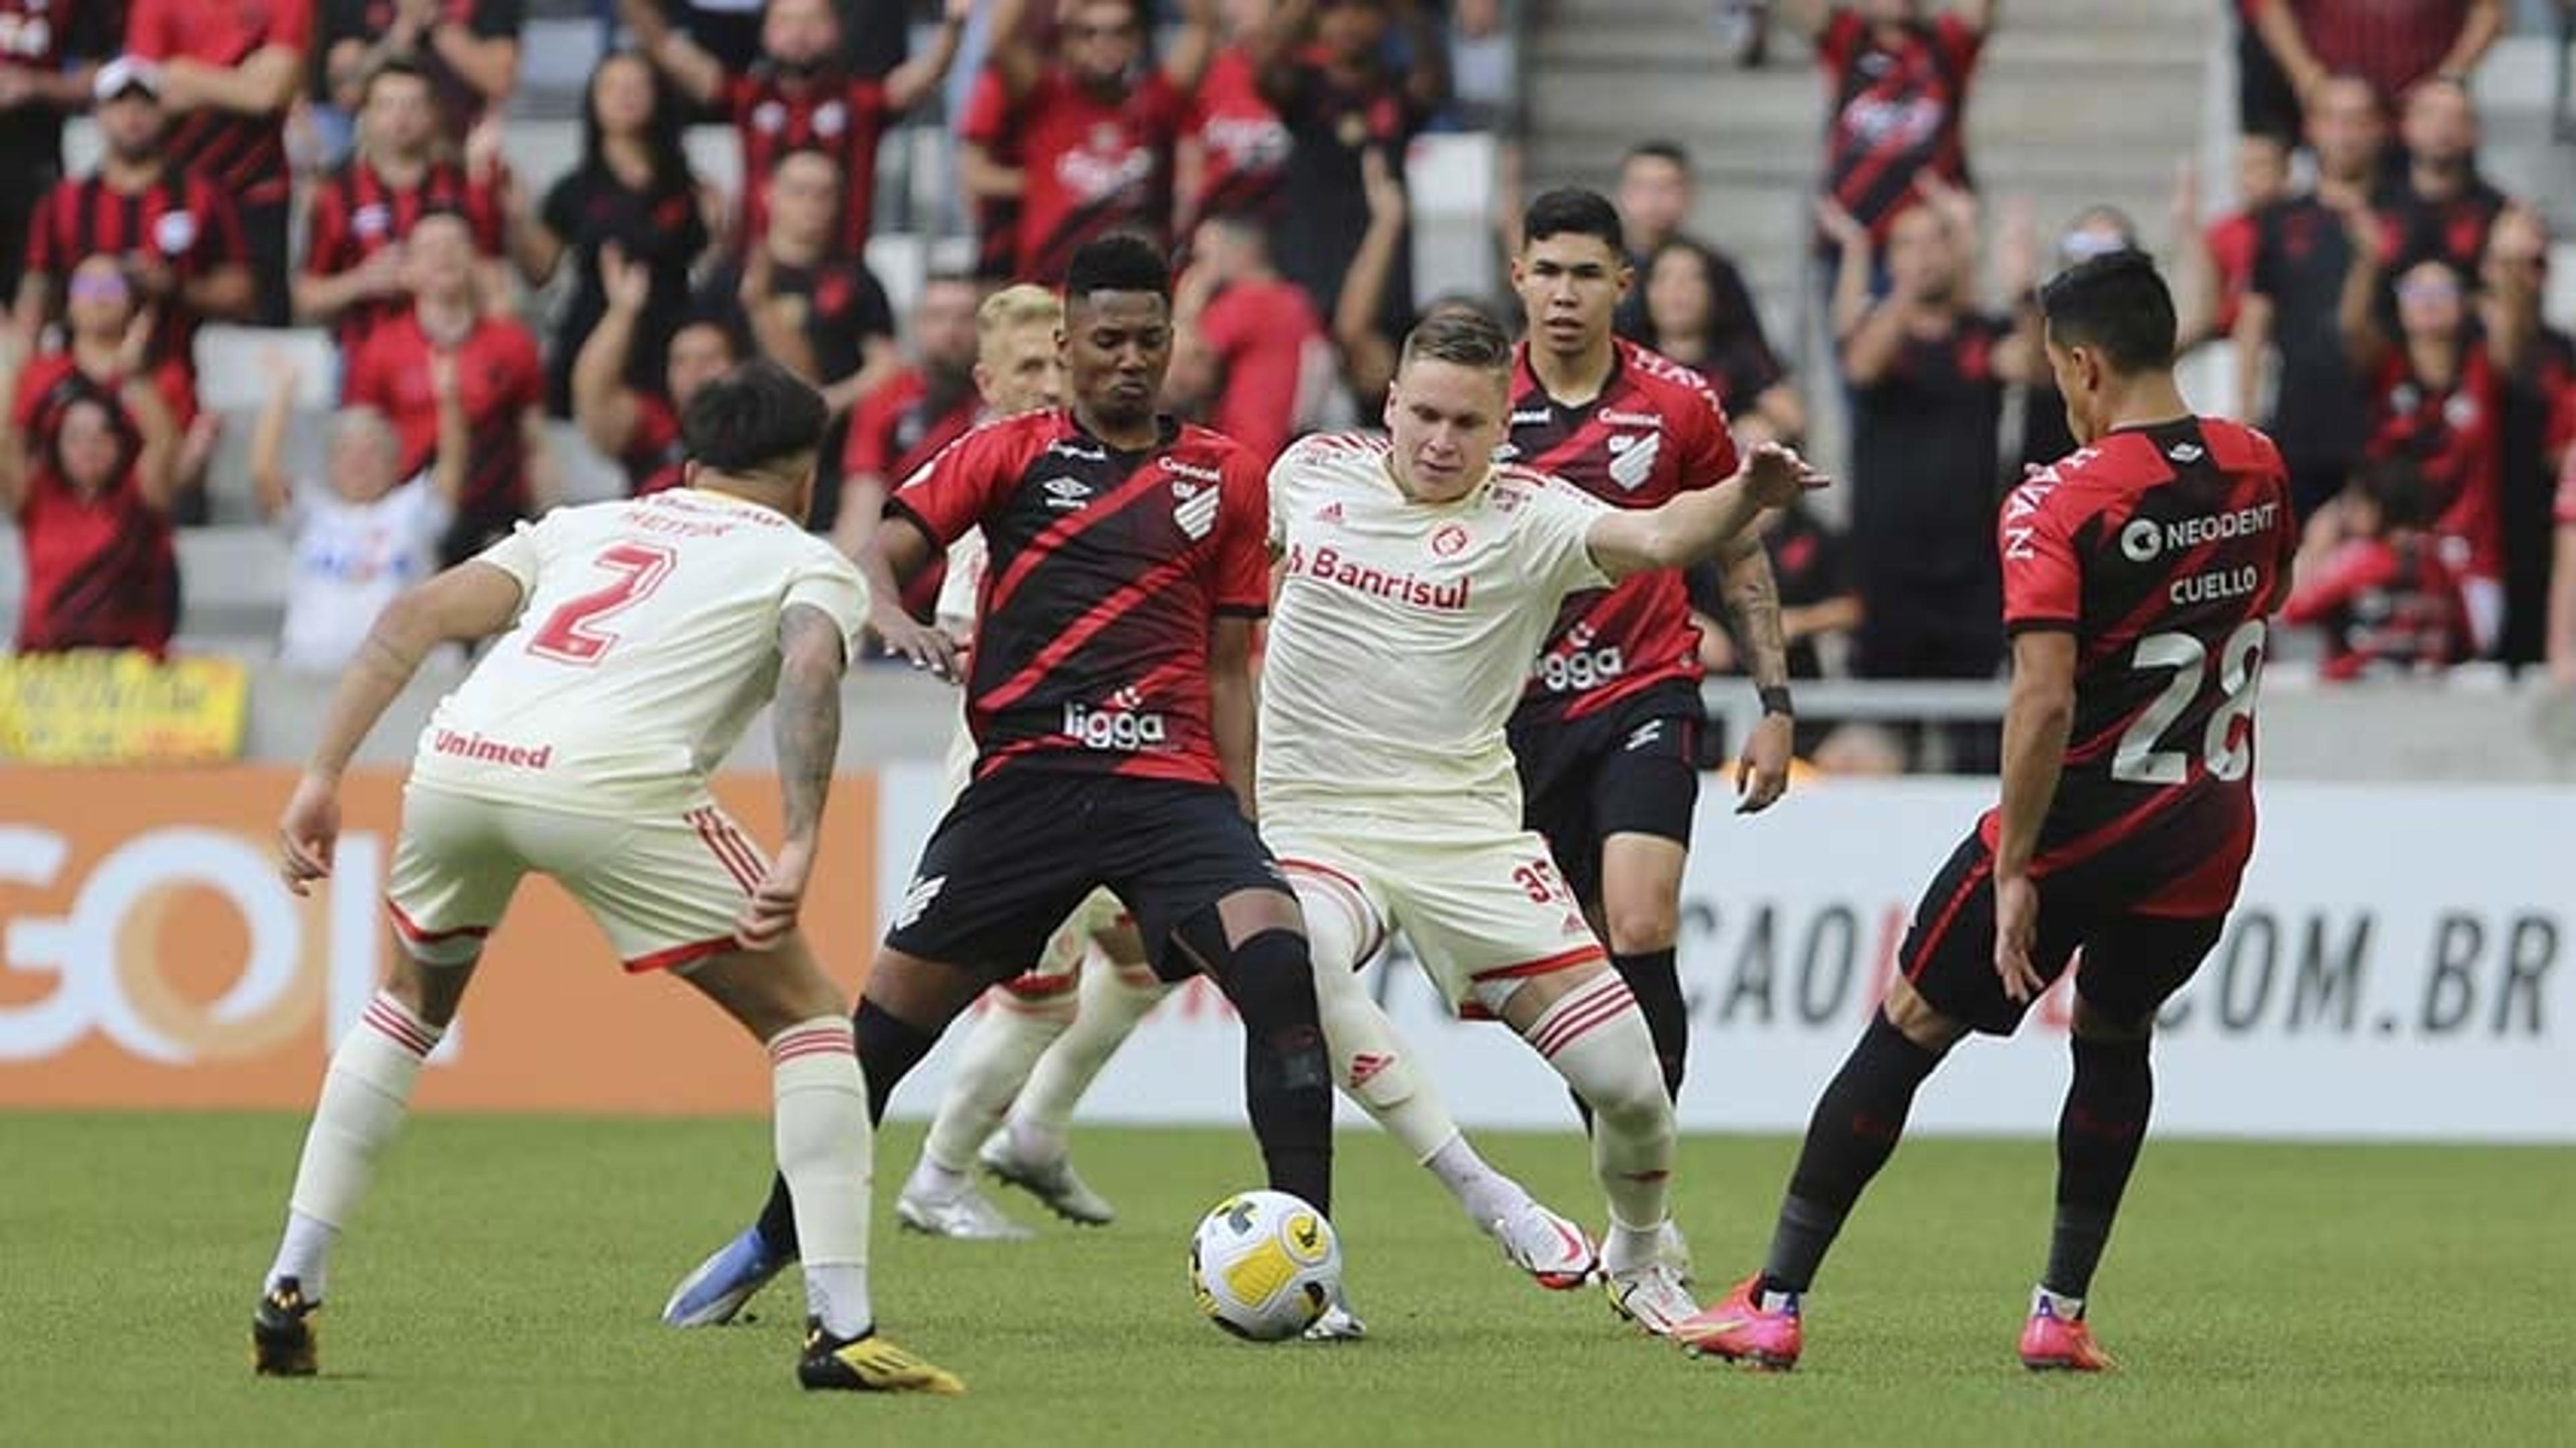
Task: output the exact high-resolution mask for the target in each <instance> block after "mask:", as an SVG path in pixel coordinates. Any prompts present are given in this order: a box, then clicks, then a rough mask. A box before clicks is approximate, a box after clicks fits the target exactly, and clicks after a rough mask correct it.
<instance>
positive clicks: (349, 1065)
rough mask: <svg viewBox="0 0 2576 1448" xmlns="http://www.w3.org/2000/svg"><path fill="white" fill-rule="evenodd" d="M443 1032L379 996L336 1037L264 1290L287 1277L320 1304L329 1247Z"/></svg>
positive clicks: (407, 1108) (363, 1188)
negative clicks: (352, 1026) (341, 1034)
mask: <svg viewBox="0 0 2576 1448" xmlns="http://www.w3.org/2000/svg"><path fill="white" fill-rule="evenodd" d="M444 1034H446V1030H445V1028H444V1027H439V1026H433V1025H431V1024H429V1023H428V1022H427V1021H424V1020H422V1019H421V1018H420V1017H419V1016H417V1015H414V1014H413V1013H412V1011H411V1008H410V1007H408V1006H406V1005H404V1004H403V1003H402V1002H401V1001H398V1000H396V999H394V998H393V997H392V996H391V995H389V994H387V993H385V992H383V991H378V992H377V993H376V998H375V999H374V1000H371V1001H369V1002H367V1010H366V1014H364V1015H362V1016H360V1017H359V1018H358V1024H357V1025H356V1027H354V1028H353V1029H352V1030H350V1032H349V1033H348V1034H347V1035H345V1036H342V1037H341V1038H340V1045H339V1047H338V1049H336V1050H334V1051H333V1052H332V1053H331V1069H330V1070H329V1072H328V1073H326V1074H325V1075H324V1076H323V1078H322V1096H321V1099H320V1100H319V1101H317V1102H315V1103H314V1107H313V1124H312V1125H311V1126H310V1127H308V1128H306V1130H305V1133H304V1155H303V1158H302V1160H300V1161H299V1162H297V1163H296V1167H295V1190H294V1193H293V1194H292V1195H291V1196H290V1197H289V1198H288V1201H287V1205H288V1207H289V1208H290V1210H289V1211H288V1213H287V1218H286V1233H285V1236H284V1238H283V1240H281V1241H280V1242H279V1243H278V1247H277V1260H276V1261H275V1262H274V1263H273V1264H271V1265H270V1267H269V1269H268V1282H267V1284H266V1287H267V1290H270V1291H274V1290H275V1289H276V1287H277V1284H278V1283H279V1282H280V1281H281V1280H283V1279H285V1278H288V1277H292V1278H294V1279H295V1280H296V1281H297V1283H298V1284H300V1285H301V1286H302V1288H303V1290H304V1296H305V1300H307V1301H309V1302H319V1301H321V1300H322V1291H323V1285H324V1283H325V1281H326V1280H327V1279H328V1278H329V1276H330V1272H331V1247H332V1244H333V1243H335V1242H337V1241H338V1240H339V1237H340V1228H341V1227H343V1226H345V1225H347V1223H348V1220H349V1214H350V1213H351V1212H352V1211H354V1210H355V1209H356V1208H357V1205H358V1199H359V1198H360V1197H362V1196H364V1195H366V1191H367V1183H368V1182H369V1181H371V1180H373V1179H374V1177H375V1171H376V1157H377V1156H378V1155H379V1154H380V1153H381V1152H383V1150H384V1147H385V1143H386V1142H388V1141H391V1140H393V1136H394V1133H395V1132H397V1131H399V1130H401V1129H402V1124H403V1118H404V1116H406V1115H408V1114H409V1112H410V1108H411V1092H412V1086H413V1084H414V1083H415V1082H417V1081H418V1080H419V1079H420V1065H421V1062H422V1061H424V1060H426V1059H428V1056H429V1053H430V1052H431V1051H433V1050H435V1049H437V1046H438V1038H439V1037H440V1036H442V1035H444Z"/></svg>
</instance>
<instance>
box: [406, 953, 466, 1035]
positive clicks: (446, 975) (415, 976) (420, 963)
mask: <svg viewBox="0 0 2576 1448" xmlns="http://www.w3.org/2000/svg"><path fill="white" fill-rule="evenodd" d="M465 944H466V945H467V946H468V948H467V949H466V950H464V951H463V952H462V953H460V954H458V955H456V956H455V958H454V959H453V960H423V959H421V957H420V956H419V955H418V954H416V953H415V952H414V951H413V950H411V949H409V948H404V949H398V950H396V951H395V952H394V953H393V956H392V958H391V960H389V961H388V962H387V963H386V966H385V979H384V983H383V987H382V989H383V990H384V993H385V994H386V995H389V996H391V997H393V998H394V999H395V1000H396V1001H398V1002H400V1003H401V1005H402V1007H403V1009H405V1010H407V1011H410V1012H411V1013H412V1014H413V1015H414V1016H417V1017H418V1018H419V1019H420V1020H421V1021H423V1022H424V1023H426V1024H428V1025H431V1026H435V1027H437V1028H439V1029H441V1030H445V1029H446V1028H447V1025H448V1023H449V1022H450V1021H453V1020H454V1019H456V1008H457V1006H458V1005H460V1004H461V1003H462V1002H463V1001H464V999H465V984H466V982H467V981H468V980H470V979H472V978H473V974H474V962H475V960H476V959H477V957H478V955H479V952H480V947H479V946H477V945H474V944H473V943H472V942H465ZM431 949H433V950H434V949H436V947H431Z"/></svg>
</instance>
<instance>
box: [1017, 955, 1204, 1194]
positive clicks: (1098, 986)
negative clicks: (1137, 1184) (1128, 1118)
mask: <svg viewBox="0 0 2576 1448" xmlns="http://www.w3.org/2000/svg"><path fill="white" fill-rule="evenodd" d="M1170 991H1171V987H1169V986H1167V985H1165V984H1163V983H1162V982H1161V981H1160V980H1157V979H1155V978H1154V972H1153V971H1151V970H1149V969H1146V968H1144V967H1141V966H1140V967H1137V968H1136V970H1135V972H1134V974H1132V975H1131V974H1130V973H1129V972H1128V971H1126V970H1123V969H1121V968H1119V967H1118V966H1116V965H1113V964H1111V963H1110V961H1109V958H1108V957H1107V956H1106V955H1104V954H1102V953H1101V952H1100V951H1098V950H1094V951H1092V952H1091V954H1090V956H1089V958H1088V959H1086V960H1085V961H1084V963H1083V967H1082V986H1081V1009H1079V1010H1078V1011H1076V1012H1075V1013H1074V1017H1073V1027H1072V1029H1070V1030H1068V1031H1066V1032H1065V1033H1064V1034H1063V1035H1062V1036H1060V1037H1058V1038H1057V1039H1056V1042H1055V1044H1054V1045H1052V1046H1049V1047H1047V1051H1046V1054H1045V1055H1043V1056H1040V1057H1039V1058H1038V1063H1037V1069H1035V1070H1034V1071H1032V1072H1030V1073H1029V1084H1028V1088H1027V1089H1026V1090H1024V1091H1022V1092H1021V1093H1020V1099H1019V1100H1018V1101H1017V1102H1016V1103H1014V1104H1013V1105H1012V1107H1011V1141H1012V1143H1013V1145H1015V1146H1017V1147H1019V1148H1021V1149H1022V1151H1023V1153H1024V1154H1030V1153H1034V1154H1035V1155H1034V1159H1035V1160H1038V1161H1056V1160H1060V1159H1062V1157H1063V1156H1064V1150H1065V1147H1064V1142H1065V1133H1066V1132H1068V1131H1070V1130H1071V1129H1072V1126H1073V1108H1074V1106H1075V1105H1076V1104H1077V1103H1079V1102H1080V1101H1081V1100H1082V1094H1083V1093H1084V1092H1086V1091H1088V1090H1090V1089H1091V1083H1092V1082H1093V1081H1094V1080H1096V1079H1098V1078H1099V1075H1100V1071H1101V1068H1102V1067H1104V1066H1107V1065H1108V1064H1109V1058H1110V1057H1112V1056H1114V1055H1117V1054H1118V1048H1119V1047H1120V1046H1123V1045H1125V1044H1126V1043H1127V1037H1128V1035H1129V1034H1130V1033H1132V1032H1133V1031H1134V1030H1135V1029H1136V1027H1137V1025H1138V1024H1139V1023H1141V1022H1142V1021H1143V1020H1144V1019H1145V1017H1146V1016H1147V1015H1149V1014H1151V1013H1152V1011H1153V1009H1154V1007H1155V1006H1157V1005H1159V1004H1161V1003H1162V999H1163V997H1164V996H1165V995H1167V994H1169V993H1170Z"/></svg>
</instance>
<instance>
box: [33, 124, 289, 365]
mask: <svg viewBox="0 0 2576 1448" xmlns="http://www.w3.org/2000/svg"><path fill="white" fill-rule="evenodd" d="M147 254H148V255H150V256H152V257H155V258H157V259H159V260H160V261H161V263H162V264H164V265H165V266H167V267H168V268H169V269H170V276H171V281H172V283H173V287H174V290H173V294H172V295H171V296H169V297H167V298H164V299H163V300H162V302H161V303H160V306H159V309H158V315H157V318H156V320H155V321H154V323H153V333H152V348H151V357H152V360H153V361H154V362H155V363H156V364H157V363H161V362H177V363H178V364H180V365H181V366H183V367H187V368H189V369H190V370H191V372H192V374H193V371H194V368H195V366H196V363H195V359H194V358H193V357H192V356H191V354H190V348H191V344H192V343H193V342H194V341H195V339H196V335H197V320H198V318H197V314H196V312H195V311H193V310H191V309H190V308H189V306H188V305H187V302H186V300H185V298H184V297H181V296H179V295H178V294H177V291H176V288H180V287H185V286H186V285H187V284H188V283H190V282H193V281H196V280H198V279H199V278H201V277H203V276H205V275H206V274H208V273H209V272H212V271H213V270H214V269H215V268H217V267H221V266H237V265H240V264H241V263H242V262H243V260H244V258H245V256H246V255H247V253H245V252H244V251H243V249H242V231H241V219H240V217H239V215H238V214H237V213H236V212H235V211H234V210H233V206H232V202H231V201H230V200H229V199H228V198H227V197H226V196H225V194H224V193H223V191H222V190H221V189H220V188H218V187H217V186H216V185H215V184H214V183H213V182H211V181H209V180H208V179H207V178H205V177H204V176H199V175H192V174H190V173H188V172H184V171H181V170H180V169H179V168H177V167H175V166H174V167H171V168H170V169H168V170H166V171H164V172H162V173H161V174H160V176H158V177H156V178H155V179H154V180H153V182H152V184H150V185H148V186H146V187H144V188H143V189H142V190H140V191H119V190H117V189H116V188H115V187H113V186H110V185H108V184H107V180H106V178H104V177H102V176H97V175H91V176H83V177H80V178H78V179H76V180H66V181H57V182H55V183H54V188H53V189H52V190H51V191H48V192H46V193H45V198H44V200H43V201H42V202H40V203H38V205H37V207H36V218H35V221H34V222H33V223H32V224H31V225H30V226H29V227H28V232H27V270H28V272H29V273H31V274H40V275H42V276H44V277H46V278H47V279H48V280H50V281H51V282H52V283H53V286H54V291H55V295H56V296H58V297H59V296H60V295H61V293H62V288H63V286H64V284H65V283H67V282H69V281H70V280H71V274H72V269H73V268H75V267H77V266H79V265H80V264H81V263H82V262H83V261H85V260H87V259H89V258H90V257H93V256H112V257H119V258H123V259H126V260H128V261H131V260H133V259H134V258H136V257H139V256H143V255H147Z"/></svg>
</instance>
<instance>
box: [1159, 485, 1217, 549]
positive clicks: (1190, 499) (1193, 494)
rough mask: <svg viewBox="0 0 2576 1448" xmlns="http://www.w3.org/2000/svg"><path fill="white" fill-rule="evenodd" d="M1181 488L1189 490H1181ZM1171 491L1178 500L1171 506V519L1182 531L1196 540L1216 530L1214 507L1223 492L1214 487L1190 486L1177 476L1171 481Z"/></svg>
mask: <svg viewBox="0 0 2576 1448" xmlns="http://www.w3.org/2000/svg"><path fill="white" fill-rule="evenodd" d="M1183 488H1188V489H1189V492H1186V493H1184V492H1182V491H1181V490H1182V489H1183ZM1172 493H1173V496H1174V497H1176V498H1177V499H1178V500H1179V501H1178V502H1177V503H1176V504H1175V505H1174V507H1173V508H1172V521H1173V522H1175V523H1178V524H1180V525H1181V531H1182V532H1184V533H1187V534H1189V535H1190V538H1191V539H1192V540H1193V541H1196V540H1197V539H1201V538H1205V537H1206V536H1207V535H1208V534H1209V533H1211V532H1214V531H1215V530H1216V507H1217V503H1218V501H1219V500H1221V499H1223V498H1224V496H1225V495H1224V494H1223V493H1220V492H1218V491H1216V490H1215V489H1214V488H1206V489H1201V488H1197V487H1192V486H1191V485H1190V484H1188V483H1185V482H1182V481H1180V480H1179V479H1177V478H1176V479H1174V480H1173V482H1172Z"/></svg>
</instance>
